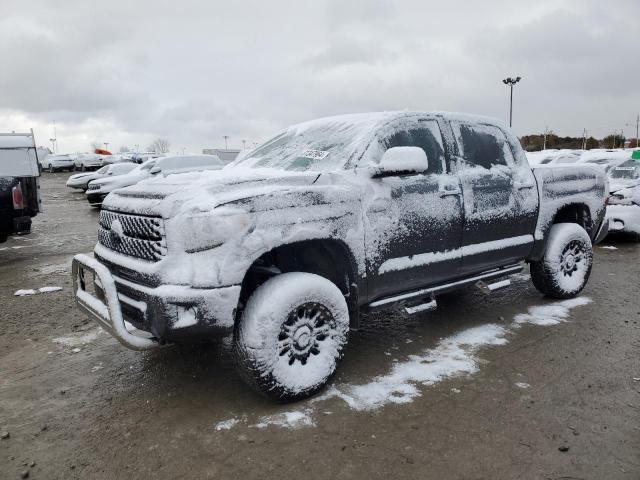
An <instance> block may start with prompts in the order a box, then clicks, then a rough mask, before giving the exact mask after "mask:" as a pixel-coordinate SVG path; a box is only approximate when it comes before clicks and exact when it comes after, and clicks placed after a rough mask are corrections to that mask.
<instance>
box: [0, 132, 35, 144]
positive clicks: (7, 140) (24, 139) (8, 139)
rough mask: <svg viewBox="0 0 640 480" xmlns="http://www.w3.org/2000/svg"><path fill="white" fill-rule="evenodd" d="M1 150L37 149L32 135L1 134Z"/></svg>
mask: <svg viewBox="0 0 640 480" xmlns="http://www.w3.org/2000/svg"><path fill="white" fill-rule="evenodd" d="M0 148H35V142H34V140H33V135H32V134H31V133H0Z"/></svg>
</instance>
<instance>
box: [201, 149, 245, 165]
mask: <svg viewBox="0 0 640 480" xmlns="http://www.w3.org/2000/svg"><path fill="white" fill-rule="evenodd" d="M202 153H203V154H204V155H217V156H218V157H219V158H220V160H222V161H223V162H224V163H231V162H233V161H234V160H235V159H236V157H237V156H238V154H239V153H240V150H234V149H226V148H203V149H202Z"/></svg>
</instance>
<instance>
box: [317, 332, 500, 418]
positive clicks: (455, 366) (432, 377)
mask: <svg viewBox="0 0 640 480" xmlns="http://www.w3.org/2000/svg"><path fill="white" fill-rule="evenodd" d="M506 333H507V331H506V329H505V328H503V327H501V326H500V325H495V324H489V325H483V326H480V327H474V328H470V329H468V330H464V331H462V332H460V333H459V334H457V335H454V336H453V337H450V338H445V339H443V340H441V341H440V343H439V344H438V345H437V346H436V347H435V348H433V349H426V350H424V351H423V352H422V353H421V354H420V355H411V356H410V357H409V359H408V360H407V361H404V362H398V363H396V364H395V365H393V368H392V369H391V372H390V373H388V374H387V375H381V376H379V377H376V378H374V379H373V380H372V381H371V382H369V383H365V384H362V385H337V386H333V387H331V388H330V390H329V391H328V392H327V393H326V394H325V395H324V396H323V397H322V398H323V399H328V398H332V397H337V398H340V399H342V400H344V401H345V402H346V403H347V405H349V406H350V407H351V408H353V409H354V410H374V409H377V408H380V407H382V406H384V405H387V404H389V403H409V402H411V401H412V400H413V399H414V398H415V397H419V396H420V395H422V392H421V390H420V388H419V387H418V386H419V385H433V384H434V383H437V382H439V381H440V380H443V379H445V378H450V377H454V376H458V375H463V374H471V373H475V372H476V371H477V370H478V361H477V360H478V359H477V357H476V353H477V351H478V350H479V349H480V348H481V347H483V346H486V345H504V344H505V343H507V340H506V338H505V335H506Z"/></svg>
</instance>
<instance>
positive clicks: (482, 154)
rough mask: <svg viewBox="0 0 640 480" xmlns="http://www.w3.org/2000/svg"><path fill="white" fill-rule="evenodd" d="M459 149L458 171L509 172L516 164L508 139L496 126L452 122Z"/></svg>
mask: <svg viewBox="0 0 640 480" xmlns="http://www.w3.org/2000/svg"><path fill="white" fill-rule="evenodd" d="M451 128H452V130H453V134H454V137H455V140H456V144H457V147H458V162H457V167H458V170H467V169H472V168H481V169H484V170H487V171H489V170H494V171H500V170H502V171H505V172H506V171H507V170H511V169H512V168H514V167H515V165H516V162H515V159H514V157H513V153H512V151H511V147H510V146H509V143H508V141H507V137H506V136H505V134H504V133H503V132H502V130H500V129H499V128H498V127H496V126H494V125H484V124H471V123H465V122H457V121H453V122H451Z"/></svg>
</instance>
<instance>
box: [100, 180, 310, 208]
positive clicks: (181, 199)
mask: <svg viewBox="0 0 640 480" xmlns="http://www.w3.org/2000/svg"><path fill="white" fill-rule="evenodd" d="M320 175H321V174H320V173H319V172H286V171H279V170H271V169H239V168H233V169H225V170H219V171H204V172H192V173H183V174H179V175H169V176H167V177H164V178H152V179H149V180H145V181H142V182H140V183H137V184H136V185H132V186H130V187H127V188H121V189H118V190H116V191H114V192H112V193H111V194H110V195H109V196H108V197H107V199H106V200H105V202H104V204H103V208H107V209H113V210H119V211H123V212H131V213H136V214H141V215H156V216H158V215H159V216H162V217H164V218H171V217H173V216H175V215H177V214H178V213H200V212H207V211H210V210H213V209H214V208H216V207H218V206H221V205H247V207H246V208H247V209H248V210H254V211H255V210H260V209H265V210H266V209H268V208H269V204H270V202H269V201H268V200H267V198H272V197H273V196H274V195H276V194H282V193H286V192H287V191H290V192H292V193H293V192H296V191H304V192H305V193H309V192H310V189H309V186H310V185H312V184H314V183H315V182H316V180H317V179H318V178H319V177H320ZM278 196H281V195H278ZM261 200H263V201H261ZM249 204H250V205H249ZM282 207H286V205H282Z"/></svg>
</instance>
